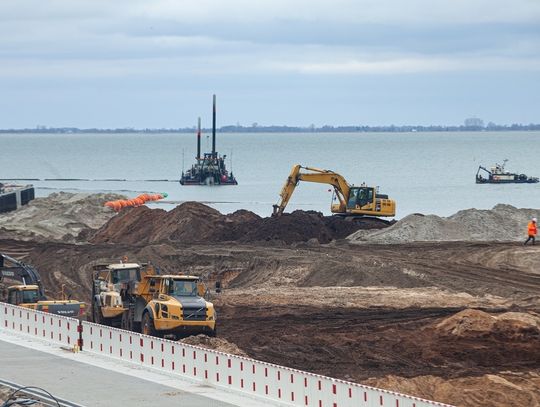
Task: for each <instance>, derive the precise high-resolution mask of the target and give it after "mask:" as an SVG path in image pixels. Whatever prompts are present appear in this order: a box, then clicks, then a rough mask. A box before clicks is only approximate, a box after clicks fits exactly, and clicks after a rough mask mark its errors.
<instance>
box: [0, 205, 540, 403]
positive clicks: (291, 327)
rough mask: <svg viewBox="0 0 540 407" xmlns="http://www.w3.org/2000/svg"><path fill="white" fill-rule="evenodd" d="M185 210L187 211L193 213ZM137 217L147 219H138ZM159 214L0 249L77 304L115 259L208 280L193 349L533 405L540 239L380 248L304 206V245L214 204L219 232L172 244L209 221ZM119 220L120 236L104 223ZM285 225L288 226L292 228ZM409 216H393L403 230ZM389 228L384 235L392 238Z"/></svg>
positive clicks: (449, 399)
mask: <svg viewBox="0 0 540 407" xmlns="http://www.w3.org/2000/svg"><path fill="white" fill-rule="evenodd" d="M177 209H178V208H177ZM185 209H186V210H188V211H191V213H192V214H193V212H194V211H195V209H196V207H194V206H191V207H186V208H185ZM499 210H501V208H499ZM502 210H504V211H510V209H509V208H508V207H503V208H502ZM496 211H497V209H496V208H494V209H493V210H492V211H491V212H490V211H486V212H485V216H487V217H491V218H493V217H496V216H498V215H497V213H495V214H494V212H496ZM516 211H517V212H519V210H516ZM527 211H528V210H527ZM163 212H164V211H163ZM195 212H196V211H195ZM246 212H247V211H246ZM479 212H480V211H478V212H475V213H472V215H474V216H472V218H474V219H475V221H478V218H479V216H484V215H482V214H479ZM517 212H516V213H517ZM170 213H171V212H169V214H170ZM180 215H181V216H180ZM465 215H466V216H464V215H463V214H461V215H460V218H461V219H463V218H464V217H465V218H467V216H469V214H465ZM522 215H523V214H521V215H519V216H522ZM139 216H142V218H144V220H145V221H144V222H142V221H141V222H140V223H138V222H137V218H138V217H139ZM154 216H155V217H154ZM170 216H177V217H178V218H177V219H176V220H175V222H172V221H171V219H168V218H167V216H166V215H164V214H163V213H161V212H160V213H159V214H158V215H154V214H153V213H152V212H149V210H148V208H145V209H140V208H135V209H133V210H130V212H126V213H120V214H119V215H116V216H114V214H111V215H110V218H111V220H110V221H109V222H108V223H106V224H104V226H103V227H101V228H100V229H99V230H97V232H96V230H90V231H88V230H86V231H85V230H84V228H82V232H80V233H79V235H78V236H74V237H73V238H69V239H67V238H66V237H65V236H66V235H65V234H64V235H63V238H61V236H59V238H58V239H50V238H48V239H44V238H42V237H36V238H32V237H29V235H28V234H27V233H26V234H25V235H24V238H21V239H19V238H9V235H10V233H9V231H4V232H3V233H1V234H0V236H1V237H2V238H1V239H0V251H1V252H4V253H6V254H10V255H12V256H14V257H17V258H19V259H23V260H24V261H25V262H28V263H31V264H33V265H34V266H36V267H37V268H38V270H39V271H40V273H41V276H42V279H43V283H44V285H45V288H46V290H47V292H48V294H50V295H51V296H55V295H57V294H58V292H57V291H58V290H59V289H60V287H61V286H62V284H65V291H66V292H69V293H70V294H71V295H72V296H73V297H74V298H77V299H80V300H84V301H87V302H89V301H90V283H91V280H90V270H91V268H92V265H93V264H95V263H97V262H104V261H111V260H114V259H120V258H121V257H122V256H124V255H126V256H128V257H129V259H130V260H134V261H152V262H153V263H155V264H157V265H159V266H160V267H161V268H162V269H163V270H164V271H167V272H183V273H189V274H196V275H201V276H203V277H204V279H205V280H206V281H207V282H208V283H209V285H210V287H212V286H213V283H214V282H215V281H217V280H220V281H222V282H223V286H224V289H223V292H222V293H221V294H213V295H212V301H213V302H214V304H216V307H217V313H218V321H219V322H218V338H215V339H214V338H210V339H208V338H203V337H200V338H199V337H192V338H187V339H185V340H186V341H189V343H192V344H199V345H201V346H209V347H214V348H217V349H220V350H224V351H227V352H233V353H243V354H245V355H248V356H250V357H253V358H256V359H260V360H263V361H268V362H272V363H277V364H282V365H286V366H291V367H294V368H298V369H302V370H307V371H311V372H314V373H319V374H324V375H328V376H332V377H337V378H342V379H346V380H352V381H355V382H359V383H364V384H369V385H373V386H376V387H382V388H386V389H389V390H395V391H400V392H404V393H407V394H412V395H416V396H420V397H425V398H428V399H432V400H436V401H441V402H446V403H450V404H454V405H457V406H467V407H468V406H471V407H472V406H486V407H487V406H495V407H499V406H500V407H502V406H505V407H506V406H516V407H517V406H540V291H539V289H540V268H539V265H540V245H537V246H523V244H522V243H521V242H519V241H518V239H517V238H511V236H510V237H507V238H508V240H509V241H506V242H498V241H496V240H497V239H493V240H485V238H484V240H478V239H469V240H468V241H441V240H437V241H424V242H414V241H413V242H411V243H396V242H394V241H393V242H391V243H384V242H382V241H381V239H382V238H381V233H382V232H381V231H380V230H378V231H375V232H374V233H377V239H376V240H377V241H376V243H370V241H369V238H366V233H371V232H369V230H370V229H371V228H372V226H373V225H369V227H364V228H363V229H362V228H361V229H362V230H364V229H365V230H368V232H365V233H363V234H362V237H361V238H358V233H356V232H355V231H354V230H352V231H351V230H347V233H356V237H354V236H355V235H352V236H353V238H349V239H344V238H342V237H336V236H333V235H332V233H341V232H340V231H339V225H338V226H337V227H336V226H335V225H333V224H332V225H330V226H328V224H326V223H325V225H326V226H325V227H327V229H325V231H324V234H323V235H322V237H319V238H317V237H314V236H315V235H314V233H315V232H314V230H316V229H317V227H319V229H320V228H322V227H323V226H320V225H322V223H321V224H320V223H317V222H318V221H315V220H313V219H314V218H313V219H312V218H309V216H308V215H306V214H305V213H304V214H300V215H298V218H299V219H300V220H302V221H303V222H305V221H306V220H309V219H312V220H313V222H311V226H310V227H311V228H312V229H309V230H307V229H306V230H307V233H306V236H305V239H301V238H298V237H297V236H296V235H294V236H293V237H291V239H292V241H287V239H285V238H283V236H285V237H287V236H288V235H286V234H284V233H283V231H281V232H279V226H280V225H279V224H274V223H271V222H274V221H269V220H266V219H258V217H256V215H255V216H252V215H251V214H250V213H240V214H237V215H235V216H236V220H235V219H232V220H231V216H229V217H228V218H226V217H223V218H220V217H219V216H218V215H216V214H213V212H212V214H210V215H209V214H206V216H205V219H207V218H208V217H209V216H214V221H215V222H214V226H215V229H214V231H216V230H217V231H218V232H219V234H220V236H221V238H215V237H214V238H213V239H212V238H209V239H206V240H207V242H206V243H203V242H201V241H195V240H197V239H193V238H191V239H189V238H187V239H186V238H182V236H188V235H187V234H186V233H187V232H186V230H185V229H184V230H180V229H179V228H181V227H185V226H186V225H189V227H190V228H192V229H193V233H196V231H197V227H198V228H199V231H201V233H203V232H204V233H206V234H207V235H208V236H211V233H210V231H211V228H212V224H208V223H207V222H206V223H205V222H202V221H201V220H200V219H194V218H193V216H191V217H189V216H187V215H186V213H183V214H180V210H178V211H177V213H176V214H172V215H170ZM221 216H223V215H221ZM306 216H308V217H306ZM310 216H311V215H310ZM516 216H517V215H516ZM519 216H518V218H519ZM527 216H529V213H528V212H527V213H526V215H523V218H524V219H526V218H527ZM152 217H154V218H152ZM240 218H241V221H238V219H240ZM308 218H309V219H308ZM417 218H418V219H419V221H420V222H422V223H423V224H424V225H425V224H426V221H427V220H426V219H425V218H423V217H421V216H417ZM150 219H152V222H149V220H150ZM414 219H416V218H413V219H412V221H414ZM120 220H123V223H121V224H122V225H123V227H124V229H123V233H124V234H128V235H129V237H127V238H123V235H122V234H119V233H117V230H118V228H113V227H112V225H114V224H120V223H119V221H120ZM428 220H429V219H428ZM158 221H159V222H161V223H156V222H158ZM293 221H294V218H289V219H288V220H287V222H288V226H287V230H288V231H290V230H296V229H294V228H295V226H294V225H292V226H291V225H290V224H291V223H294V222H293ZM412 221H411V219H409V220H407V222H404V224H407V225H408V226H407V227H408V228H409V230H410V228H411V226H410V225H411V222H412ZM451 221H452V222H454V223H455V222H457V220H456V219H452V220H451ZM112 222H115V223H112ZM235 222H236V223H235ZM239 222H240V224H239ZM242 222H244V223H249V224H250V225H252V226H253V225H254V224H256V223H257V222H264V225H263V226H264V227H260V228H259V229H258V230H259V232H260V231H261V230H262V232H265V231H266V232H265V233H267V236H270V234H272V236H279V237H280V238H268V239H264V236H263V235H260V236H258V238H254V239H253V241H252V242H249V241H246V239H245V236H246V230H248V229H246V228H243V227H245V226H242V224H241V223H242ZM321 222H322V221H321ZM324 222H326V221H324ZM324 222H323V223H324ZM440 222H443V223H444V222H446V220H444V219H443V220H442V221H441V220H440V218H439V219H436V223H440ZM464 222H465V221H463V220H462V223H464ZM519 222H521V218H520V219H519ZM79 223H80V222H79ZM83 223H84V222H83ZM400 223H401V222H398V223H397V224H396V225H394V226H392V227H390V228H388V230H389V233H393V236H395V235H396V234H397V232H396V230H397V231H398V232H399V224H400ZM494 223H495V222H494ZM230 224H233V226H234V227H233V228H232V229H231V228H230V227H229V226H227V225H230ZM137 225H139V227H138V228H137ZM171 225H173V226H174V227H173V226H171ZM182 225H183V226H182ZM216 225H217V226H216ZM318 225H319V226H318ZM160 226H161V229H160ZM259 226H260V224H259ZM119 227H120V226H119ZM296 227H297V229H298V225H296ZM344 227H347V228H348V227H349V226H348V225H346V226H344ZM445 227H447V226H445ZM452 227H453V226H452ZM152 228H153V229H154V231H155V232H153V231H152ZM167 228H169V229H170V230H169V232H168V233H167V232H164V230H166V229H167ZM171 228H173V229H174V231H172V229H171ZM265 228H266V229H265ZM158 229H159V231H158ZM391 229H392V230H393V231H392V230H391ZM507 229H508V227H507ZM298 230H300V229H298ZM430 230H431V231H432V230H433V227H431V229H430ZM231 231H232V232H231ZM268 231H271V232H268ZM336 231H337V232H336ZM143 232H144V233H143ZM233 232H234V233H233ZM262 232H261V233H262ZM278 232H279V233H278ZM250 233H251V234H252V235H253V236H254V234H255V233H256V231H254V230H251V229H250ZM280 233H281V234H280ZM516 233H518V232H516ZM315 234H316V233H315ZM484 234H485V235H486V236H487V238H489V237H490V235H489V234H486V233H484ZM13 236H14V237H16V236H15V235H13ZM134 236H140V238H139V239H138V240H137V239H136V238H135V237H134ZM223 236H225V237H223ZM290 236H292V235H290ZM458 238H459V236H458ZM359 240H360V241H359ZM323 242H324V243H323ZM55 290H57V291H55Z"/></svg>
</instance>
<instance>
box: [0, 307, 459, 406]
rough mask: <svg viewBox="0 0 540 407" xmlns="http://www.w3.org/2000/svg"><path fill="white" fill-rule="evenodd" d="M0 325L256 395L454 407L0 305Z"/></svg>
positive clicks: (285, 400)
mask: <svg viewBox="0 0 540 407" xmlns="http://www.w3.org/2000/svg"><path fill="white" fill-rule="evenodd" d="M0 327H1V329H2V330H4V329H5V330H7V331H12V332H17V333H21V334H25V335H30V336H33V337H36V338H40V339H44V340H47V341H49V342H53V343H56V344H59V345H66V346H70V347H74V346H80V347H81V348H82V349H83V350H84V351H85V352H91V353H95V354H99V355H102V356H107V357H111V358H116V359H120V360H123V361H127V362H132V363H135V364H137V365H140V366H146V367H149V368H154V369H158V370H161V371H166V372H168V373H172V374H175V375H178V376H179V377H181V378H182V379H187V380H190V381H194V382H197V383H201V384H206V385H209V386H214V387H220V388H225V389H228V390H230V391H233V392H240V393H242V394H244V395H248V396H251V397H254V398H258V399H266V400H269V401H273V402H277V403H280V404H283V405H288V406H303V407H437V406H438V407H452V406H449V405H448V404H442V403H437V402H433V401H429V400H424V399H420V398H416V397H412V396H406V395H403V394H399V393H395V392H391V391H386V390H381V389H376V388H373V387H369V386H364V385H361V384H356V383H351V382H346V381H343V380H338V379H333V378H330V377H325V376H320V375H316V374H313V373H308V372H303V371H300V370H296V369H291V368H288V367H284V366H278V365H274V364H270V363H265V362H260V361H258V360H254V359H249V358H244V357H241V356H235V355H230V354H227V353H223V352H218V351H214V350H210V349H205V348H200V347H197V346H191V345H187V344H182V343H179V342H174V341H170V340H167V339H160V338H155V337H151V336H146V335H142V334H139V333H136V332H130V331H124V330H121V329H116V328H111V327H107V326H103V325H98V324H93V323H90V322H79V321H78V320H77V319H74V318H67V317H62V316H58V315H52V314H47V313H43V312H39V311H34V310H29V309H26V308H21V307H17V306H13V305H9V304H4V303H0Z"/></svg>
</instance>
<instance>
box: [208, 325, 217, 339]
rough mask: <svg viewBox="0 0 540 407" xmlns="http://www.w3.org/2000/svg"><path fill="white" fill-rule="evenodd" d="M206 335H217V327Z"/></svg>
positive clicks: (213, 336) (212, 336)
mask: <svg viewBox="0 0 540 407" xmlns="http://www.w3.org/2000/svg"><path fill="white" fill-rule="evenodd" d="M208 336H209V337H211V338H215V337H216V336H217V327H215V328H214V329H212V330H211V331H210V332H208Z"/></svg>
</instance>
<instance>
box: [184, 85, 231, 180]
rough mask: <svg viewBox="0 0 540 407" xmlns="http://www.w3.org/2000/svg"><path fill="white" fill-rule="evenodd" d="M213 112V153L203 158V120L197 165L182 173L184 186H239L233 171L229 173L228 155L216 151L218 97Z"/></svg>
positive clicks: (198, 134) (199, 135) (198, 131)
mask: <svg viewBox="0 0 540 407" xmlns="http://www.w3.org/2000/svg"><path fill="white" fill-rule="evenodd" d="M213 102H214V103H213V112H212V152H211V153H204V154H203V155H202V156H201V118H199V124H198V129H197V156H196V157H195V160H196V162H195V164H193V165H192V166H191V168H190V169H189V170H187V171H186V172H184V171H182V176H181V178H180V184H182V185H238V182H237V181H236V178H235V177H234V175H233V173H232V170H231V172H230V173H229V172H228V171H227V168H226V166H225V158H226V157H227V156H226V155H223V156H221V155H219V154H218V152H217V151H216V95H214V100H213Z"/></svg>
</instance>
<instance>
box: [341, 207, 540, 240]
mask: <svg viewBox="0 0 540 407" xmlns="http://www.w3.org/2000/svg"><path fill="white" fill-rule="evenodd" d="M539 213H540V210H538V209H518V208H515V207H513V206H510V205H502V204H499V205H496V206H495V207H493V209H491V210H478V209H474V208H473V209H467V210H463V211H459V212H457V213H456V214H454V215H452V216H450V217H448V218H444V217H440V216H436V215H427V216H424V215H421V214H412V215H409V216H406V217H404V218H403V219H401V220H400V221H399V222H397V223H396V224H395V225H393V226H392V227H390V228H387V229H385V230H379V231H359V232H355V233H353V234H352V235H351V236H349V237H348V240H349V241H350V242H351V243H365V242H369V243H388V244H389V243H408V242H425V241H441V242H442V241H444V242H451V241H504V242H508V241H519V240H524V239H525V237H526V233H525V232H526V227H527V223H528V222H529V220H530V219H531V218H532V217H535V216H537V215H538V214H539Z"/></svg>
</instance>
